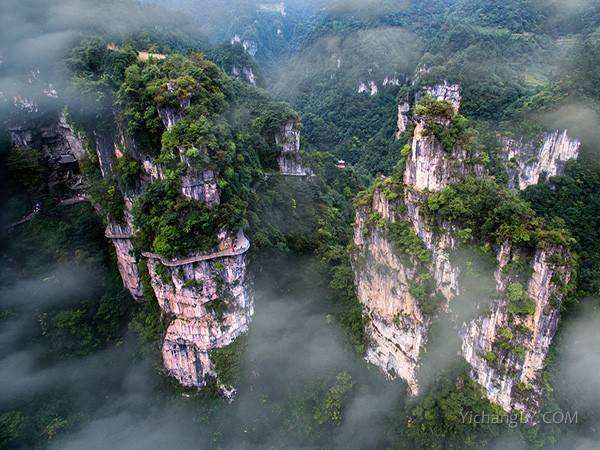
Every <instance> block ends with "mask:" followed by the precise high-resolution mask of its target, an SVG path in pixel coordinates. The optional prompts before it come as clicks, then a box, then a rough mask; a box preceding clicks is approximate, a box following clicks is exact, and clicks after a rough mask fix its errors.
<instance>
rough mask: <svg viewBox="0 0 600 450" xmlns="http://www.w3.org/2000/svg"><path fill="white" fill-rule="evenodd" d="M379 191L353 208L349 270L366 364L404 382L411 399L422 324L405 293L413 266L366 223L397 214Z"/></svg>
mask: <svg viewBox="0 0 600 450" xmlns="http://www.w3.org/2000/svg"><path fill="white" fill-rule="evenodd" d="M395 209H396V208H395V205H393V204H391V203H390V202H389V201H388V200H387V199H386V198H385V196H384V195H383V194H382V192H381V190H376V191H375V192H374V194H373V199H372V204H371V205H370V207H363V208H358V210H357V213H356V220H355V226H354V245H355V252H354V258H353V266H354V270H355V273H356V277H355V284H356V290H357V295H358V298H359V299H360V301H361V303H362V304H363V305H364V307H365V312H366V315H367V317H368V321H367V329H366V332H367V334H368V336H369V346H368V348H367V353H366V359H367V361H369V362H370V363H372V364H374V365H376V366H378V367H379V368H381V369H382V370H383V372H384V373H385V374H386V375H387V376H388V377H389V378H392V379H393V378H396V377H400V378H402V379H403V380H405V381H406V383H407V384H408V387H409V390H410V392H411V393H412V394H415V395H416V394H417V392H418V386H417V380H416V377H415V370H416V367H417V364H418V361H419V354H420V352H421V350H422V348H423V345H424V344H425V341H426V332H427V321H426V318H425V317H424V315H423V314H422V313H421V310H420V308H419V305H418V303H417V300H416V299H415V298H414V297H413V296H412V295H411V293H410V286H411V283H412V281H413V280H414V279H415V278H416V276H417V265H416V264H415V263H413V262H411V261H409V260H405V259H400V257H399V256H398V255H397V252H396V250H395V249H394V247H393V245H392V243H391V242H390V240H389V239H388V237H387V234H386V232H385V230H384V229H383V227H381V226H378V225H377V224H374V223H370V220H369V215H370V214H372V213H373V212H376V213H378V214H379V215H380V216H381V218H382V219H383V220H385V221H389V222H394V221H395V220H396V219H397V218H398V219H400V217H401V215H400V214H398V213H397V212H396V210H395Z"/></svg>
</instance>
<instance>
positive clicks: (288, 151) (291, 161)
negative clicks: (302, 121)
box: [275, 120, 312, 176]
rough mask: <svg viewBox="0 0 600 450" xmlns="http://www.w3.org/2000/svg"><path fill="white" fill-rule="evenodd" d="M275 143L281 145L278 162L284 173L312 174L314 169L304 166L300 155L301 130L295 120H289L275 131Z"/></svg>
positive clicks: (292, 174) (294, 174)
mask: <svg viewBox="0 0 600 450" xmlns="http://www.w3.org/2000/svg"><path fill="white" fill-rule="evenodd" d="M275 144H276V145H278V146H280V147H281V154H280V156H279V157H278V158H277V164H278V165H279V170H280V172H281V173H282V174H283V175H289V176H307V175H311V174H312V171H311V170H310V169H309V168H308V167H305V166H304V163H303V161H302V157H301V155H300V130H299V129H298V128H297V126H296V122H295V121H293V120H290V121H288V122H287V123H285V124H284V125H283V126H282V127H281V129H280V130H279V131H278V132H277V133H275Z"/></svg>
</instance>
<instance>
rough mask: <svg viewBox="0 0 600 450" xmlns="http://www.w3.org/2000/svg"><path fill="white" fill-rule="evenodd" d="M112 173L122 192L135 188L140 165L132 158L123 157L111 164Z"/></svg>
mask: <svg viewBox="0 0 600 450" xmlns="http://www.w3.org/2000/svg"><path fill="white" fill-rule="evenodd" d="M113 171H114V173H115V177H116V179H117V183H118V185H119V189H120V190H121V191H122V192H126V191H130V190H132V189H134V188H135V186H136V184H137V183H138V180H139V176H140V172H141V170H140V164H139V163H138V162H137V161H136V160H135V159H132V158H129V157H127V156H123V157H121V158H117V159H116V161H115V162H114V164H113Z"/></svg>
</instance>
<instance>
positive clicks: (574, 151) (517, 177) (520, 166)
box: [501, 130, 581, 190]
mask: <svg viewBox="0 0 600 450" xmlns="http://www.w3.org/2000/svg"><path fill="white" fill-rule="evenodd" d="M540 141H541V142H540V143H539V144H537V145H536V143H534V142H527V141H524V140H523V139H519V140H514V139H509V138H501V145H502V152H501V157H502V159H503V160H504V162H505V165H506V173H507V176H508V186H509V188H511V189H521V190H523V189H525V188H526V187H527V186H531V185H534V184H537V183H541V182H544V181H546V179H548V178H549V177H553V176H557V175H563V174H564V170H565V165H566V163H567V161H569V160H572V159H577V157H578V156H579V147H580V146H581V143H580V142H579V140H577V139H574V138H571V137H570V136H569V135H568V134H567V130H564V131H562V132H561V131H558V130H556V131H553V132H551V133H545V134H544V135H543V136H542V137H541V139H540Z"/></svg>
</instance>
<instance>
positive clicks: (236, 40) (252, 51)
mask: <svg viewBox="0 0 600 450" xmlns="http://www.w3.org/2000/svg"><path fill="white" fill-rule="evenodd" d="M230 43H231V44H232V45H233V44H242V47H244V50H246V52H247V53H248V54H249V55H250V56H255V55H256V53H257V52H258V44H257V43H256V42H255V41H253V40H250V39H243V40H242V38H241V37H240V35H239V34H236V35H234V36H233V37H232V38H231V40H230Z"/></svg>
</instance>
